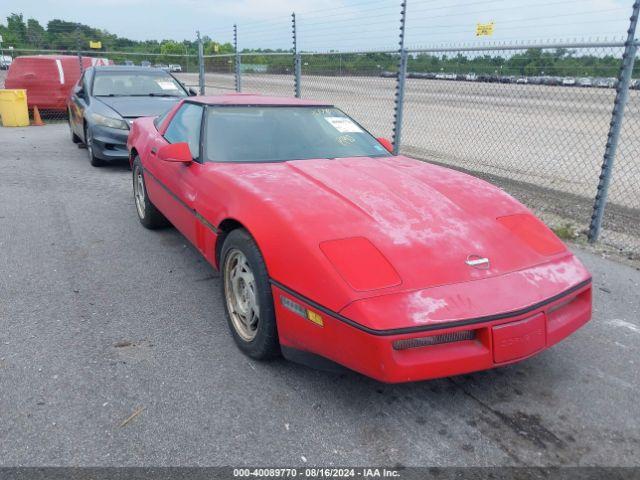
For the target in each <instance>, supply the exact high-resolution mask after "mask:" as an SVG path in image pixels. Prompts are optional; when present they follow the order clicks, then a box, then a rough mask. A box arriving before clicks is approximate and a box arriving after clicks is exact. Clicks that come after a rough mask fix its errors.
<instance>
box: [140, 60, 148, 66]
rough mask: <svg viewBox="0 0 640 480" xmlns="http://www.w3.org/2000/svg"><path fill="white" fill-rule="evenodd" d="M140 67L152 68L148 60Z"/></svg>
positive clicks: (141, 63)
mask: <svg viewBox="0 0 640 480" xmlns="http://www.w3.org/2000/svg"><path fill="white" fill-rule="evenodd" d="M140 66H141V67H150V66H151V62H149V61H147V60H143V61H141V62H140Z"/></svg>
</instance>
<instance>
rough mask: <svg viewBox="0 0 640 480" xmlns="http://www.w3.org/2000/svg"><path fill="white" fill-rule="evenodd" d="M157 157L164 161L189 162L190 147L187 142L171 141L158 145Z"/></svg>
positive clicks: (190, 157) (191, 159) (190, 159)
mask: <svg viewBox="0 0 640 480" xmlns="http://www.w3.org/2000/svg"><path fill="white" fill-rule="evenodd" d="M158 158H159V159H160V160H163V161H165V162H176V163H191V162H192V161H193V157H192V156H191V149H190V148H189V144H188V143H187V142H180V143H172V144H169V145H165V146H164V147H160V149H159V150H158Z"/></svg>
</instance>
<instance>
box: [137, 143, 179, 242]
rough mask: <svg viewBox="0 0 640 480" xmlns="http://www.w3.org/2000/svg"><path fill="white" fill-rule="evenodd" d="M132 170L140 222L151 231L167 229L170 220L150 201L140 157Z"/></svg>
mask: <svg viewBox="0 0 640 480" xmlns="http://www.w3.org/2000/svg"><path fill="white" fill-rule="evenodd" d="M131 170H132V172H133V200H134V203H135V206H136V213H137V214H138V220H140V223H141V224H142V225H143V226H144V227H145V228H148V229H149V230H155V229H157V228H162V227H166V226H167V225H169V224H170V223H169V220H167V218H166V217H165V216H164V215H163V214H162V213H161V212H160V210H158V209H157V208H156V206H155V205H154V204H153V203H151V200H149V195H148V194H147V186H146V184H145V181H144V170H143V168H142V162H141V161H140V157H138V156H136V158H135V159H134V161H133V168H132V169H131Z"/></svg>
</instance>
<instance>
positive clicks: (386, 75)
mask: <svg viewBox="0 0 640 480" xmlns="http://www.w3.org/2000/svg"><path fill="white" fill-rule="evenodd" d="M380 76H381V77H383V78H395V77H397V76H398V74H397V73H396V72H389V71H386V70H385V71H384V72H381V73H380Z"/></svg>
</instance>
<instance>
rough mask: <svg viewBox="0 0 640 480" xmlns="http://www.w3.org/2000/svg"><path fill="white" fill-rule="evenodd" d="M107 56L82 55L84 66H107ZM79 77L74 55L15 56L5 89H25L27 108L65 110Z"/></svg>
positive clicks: (76, 60) (77, 62)
mask: <svg viewBox="0 0 640 480" xmlns="http://www.w3.org/2000/svg"><path fill="white" fill-rule="evenodd" d="M109 63H110V61H109V60H108V59H106V58H92V57H82V66H83V68H89V67H91V66H92V65H109ZM78 78H80V62H79V61H78V57H77V56H75V55H33V56H24V57H16V58H15V59H14V60H13V63H12V64H11V67H10V68H9V72H8V73H7V78H6V80H5V83H4V86H5V88H24V89H26V90H27V103H28V106H29V108H33V107H34V106H37V107H38V109H39V110H49V111H60V112H64V111H66V109H67V97H68V96H69V93H70V92H71V89H72V88H73V85H74V84H75V83H76V82H77V81H78Z"/></svg>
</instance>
